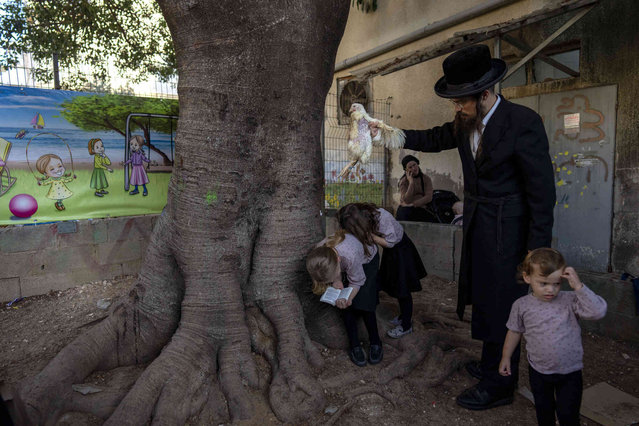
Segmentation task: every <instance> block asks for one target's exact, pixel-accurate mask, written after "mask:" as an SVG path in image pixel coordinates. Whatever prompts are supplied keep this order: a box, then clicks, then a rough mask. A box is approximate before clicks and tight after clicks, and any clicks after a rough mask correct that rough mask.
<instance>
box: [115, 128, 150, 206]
mask: <svg viewBox="0 0 639 426" xmlns="http://www.w3.org/2000/svg"><path fill="white" fill-rule="evenodd" d="M129 146H130V148H131V158H129V159H128V160H127V161H125V162H124V163H122V164H123V165H124V166H126V165H127V164H131V178H130V179H129V183H130V184H131V185H134V186H135V189H133V191H130V192H129V194H130V195H135V194H139V193H140V191H138V186H139V185H142V189H143V192H142V195H143V196H147V195H149V191H148V190H147V189H146V184H147V183H149V177H148V176H147V175H146V171H145V170H144V165H143V164H142V163H143V162H144V163H149V162H150V161H151V160H149V159H148V158H146V155H144V150H143V149H142V147H143V146H144V138H143V137H142V136H140V135H135V136H133V137H132V138H131V140H130V141H129Z"/></svg>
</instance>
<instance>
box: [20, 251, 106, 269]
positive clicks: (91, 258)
mask: <svg viewBox="0 0 639 426" xmlns="http://www.w3.org/2000/svg"><path fill="white" fill-rule="evenodd" d="M97 265H98V263H97V262H96V246H94V245H80V246H69V247H58V248H52V249H48V250H43V251H40V252H39V253H37V254H36V256H35V257H34V260H33V262H32V265H31V268H29V269H28V270H27V271H25V272H26V275H46V274H55V273H64V272H69V271H76V270H79V269H93V268H95V267H96V266H97Z"/></svg>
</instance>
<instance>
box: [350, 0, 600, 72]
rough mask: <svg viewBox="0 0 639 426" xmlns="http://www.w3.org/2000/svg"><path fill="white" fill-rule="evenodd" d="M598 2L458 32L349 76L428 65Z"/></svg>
mask: <svg viewBox="0 0 639 426" xmlns="http://www.w3.org/2000/svg"><path fill="white" fill-rule="evenodd" d="M598 2H599V0H570V1H566V2H563V3H561V4H560V5H555V6H551V7H546V8H543V9H539V10H537V11H535V12H532V13H530V14H528V15H525V16H522V17H520V18H517V19H512V20H510V21H506V22H502V23H499V24H494V25H490V26H487V27H482V28H476V29H473V30H468V31H461V32H457V33H455V34H454V35H453V37H451V38H449V39H448V40H444V41H442V42H439V43H435V44H433V45H431V46H428V47H426V48H424V49H419V50H415V51H413V52H411V53H408V54H405V55H402V56H398V57H395V58H392V59H388V60H385V61H381V62H377V63H375V64H372V65H369V66H367V67H363V68H359V69H357V70H354V71H351V72H350V74H351V75H353V76H355V77H357V78H359V79H367V78H372V77H375V76H378V75H387V74H390V73H393V72H395V71H400V70H402V69H404V68H408V67H410V66H413V65H416V64H419V63H422V62H425V61H428V60H430V59H433V58H436V57H439V56H442V55H445V54H447V53H450V52H453V51H455V50H458V49H460V48H462V47H465V46H470V45H473V44H477V43H480V42H483V41H486V40H489V39H491V38H493V37H497V36H499V35H502V34H505V33H508V32H510V31H514V30H518V29H520V28H523V27H526V26H528V25H531V24H535V23H537V22H541V21H544V20H546V19H549V18H553V17H555V16H558V15H562V14H564V13H566V12H570V11H573V10H578V9H582V8H585V7H588V6H594V5H595V4H597V3H598Z"/></svg>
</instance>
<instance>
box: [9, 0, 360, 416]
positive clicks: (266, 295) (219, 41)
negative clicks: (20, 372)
mask: <svg viewBox="0 0 639 426" xmlns="http://www.w3.org/2000/svg"><path fill="white" fill-rule="evenodd" d="M158 3H159V4H160V7H161V8H162V12H163V14H164V16H165V18H166V21H167V23H168V25H169V28H170V30H171V34H172V37H173V43H174V47H175V51H176V55H177V61H178V72H179V77H180V78H179V86H178V93H179V97H180V119H179V123H178V128H177V137H176V145H175V150H176V158H175V160H176V161H175V165H174V172H173V176H172V178H171V181H170V183H169V194H168V202H167V206H166V208H165V209H164V211H163V213H162V215H161V216H160V218H159V219H158V222H157V225H156V228H155V229H154V232H153V235H152V239H151V242H150V246H149V251H148V253H147V257H146V261H145V264H144V266H143V268H142V270H141V273H140V277H139V281H138V283H137V285H136V287H135V288H134V289H133V290H132V291H131V293H130V294H129V297H128V298H127V299H126V300H123V301H121V302H120V303H119V304H117V306H115V307H114V308H113V310H112V312H111V314H110V316H109V317H108V318H107V319H106V320H105V321H103V322H102V323H100V324H99V325H98V326H96V327H94V328H93V329H91V330H89V331H88V332H87V333H86V334H85V335H83V336H81V337H79V338H78V339H76V340H75V341H74V342H72V343H71V344H70V345H69V346H67V347H66V348H64V349H63V350H62V351H61V352H60V353H59V354H58V355H57V356H56V358H55V359H54V360H53V361H52V362H51V363H50V364H49V365H48V366H47V367H45V369H44V370H43V371H42V372H41V373H39V374H38V375H37V376H36V377H34V378H33V379H31V380H30V381H28V382H26V383H25V384H24V385H23V386H22V388H21V389H20V393H19V399H18V406H19V411H20V413H19V415H20V416H21V419H22V421H23V422H24V423H34V424H54V423H55V421H56V419H57V418H59V416H60V415H62V414H63V413H64V412H65V411H66V410H69V409H70V408H71V407H77V406H78V405H82V404H81V403H78V402H77V401H76V402H73V400H74V396H73V395H72V390H71V385H72V384H73V383H81V382H82V380H83V379H84V378H85V377H86V376H87V375H89V374H90V373H91V372H92V371H94V370H108V369H113V368H116V367H119V366H126V365H136V364H145V363H148V366H147V367H146V369H145V371H144V372H143V373H142V374H141V375H140V377H139V378H138V379H137V381H136V382H135V384H134V385H133V386H132V387H131V389H130V390H129V391H128V392H127V393H126V395H124V396H117V394H115V393H111V394H109V398H110V399H109V401H108V403H105V405H104V406H105V407H106V406H109V407H112V406H114V404H115V403H114V401H113V399H114V398H116V399H117V398H121V400H120V401H119V403H118V404H117V408H115V411H113V412H112V413H111V414H110V415H109V417H108V419H107V421H106V423H105V424H107V425H129V424H130V425H134V424H135V425H137V424H145V423H147V422H149V421H151V422H152V423H153V424H183V423H184V422H185V421H186V420H187V419H189V418H196V419H198V421H199V422H201V423H208V422H212V421H215V422H218V423H223V422H226V421H227V420H229V419H230V420H237V419H247V418H250V417H251V401H250V398H249V397H248V395H247V389H246V387H245V385H244V384H243V381H245V383H247V384H248V385H249V386H257V373H256V368H255V365H254V361H253V357H252V356H251V347H253V349H254V350H255V351H256V352H260V353H262V354H264V356H265V358H266V359H267V360H268V361H269V362H270V363H271V368H272V380H271V384H270V392H269V396H270V402H271V406H272V408H273V411H274V412H275V414H276V415H277V416H278V417H279V418H280V420H282V421H286V422H299V421H301V420H303V419H305V418H308V417H310V416H312V415H313V414H315V413H316V412H317V411H318V410H321V409H322V408H323V393H322V392H321V387H320V386H317V384H316V383H315V379H314V377H313V376H312V374H311V373H310V372H311V367H310V366H318V365H320V363H321V357H320V356H319V353H318V351H317V349H316V348H315V346H314V345H313V343H312V342H311V338H310V336H309V333H308V332H307V328H306V326H305V324H306V325H308V326H309V330H312V331H314V332H316V333H315V334H314V335H313V338H316V339H322V337H330V338H331V342H330V343H333V344H340V343H342V342H343V341H344V340H343V336H337V334H338V333H341V334H343V332H342V331H341V328H340V327H339V326H338V325H337V324H338V323H337V322H336V321H335V320H336V316H335V313H334V310H330V309H322V308H321V307H317V303H314V304H313V303H310V302H309V296H310V290H309V279H308V277H307V275H306V272H305V268H304V257H305V255H306V253H307V252H308V250H309V249H310V248H311V246H312V245H313V244H314V243H316V242H317V241H318V240H319V239H320V238H321V234H322V230H321V220H320V219H321V218H320V209H321V206H322V186H323V167H322V162H321V152H320V143H319V137H320V130H321V125H322V119H323V107H324V100H325V97H326V94H327V91H328V89H329V87H330V85H331V80H332V71H333V67H334V59H335V54H336V51H337V46H338V43H339V40H340V38H341V36H342V33H343V30H344V26H345V23H346V18H347V15H348V10H349V1H348V0H324V1H321V2H319V1H314V0H298V1H290V0H279V1H260V0H171V1H169V0H158ZM327 306H328V305H327ZM311 309H313V312H312V316H309V312H310V310H311ZM305 313H306V317H305ZM248 321H250V323H251V324H252V326H251V327H249V322H248ZM320 321H321V322H322V326H321V327H318V326H317V323H318V322H320ZM258 329H259V330H258ZM336 336H337V337H336ZM260 337H261V338H262V340H260V339H259V338H260ZM340 339H341V340H340ZM327 343H329V342H327ZM309 363H310V364H309ZM114 395H115V396H114ZM75 399H77V397H76V398H75ZM116 402H117V401H116ZM101 410H102V411H101V413H102V414H101V415H102V416H106V414H105V413H104V411H105V410H106V409H105V408H104V407H102V408H101ZM107 411H108V410H107ZM213 424H215V423H213Z"/></svg>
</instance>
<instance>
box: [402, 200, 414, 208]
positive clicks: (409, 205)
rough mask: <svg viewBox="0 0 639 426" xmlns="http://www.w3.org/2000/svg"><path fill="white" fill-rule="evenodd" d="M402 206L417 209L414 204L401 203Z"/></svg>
mask: <svg viewBox="0 0 639 426" xmlns="http://www.w3.org/2000/svg"><path fill="white" fill-rule="evenodd" d="M399 205H400V206H402V207H415V205H414V204H413V203H405V202H403V201H402V202H400V203H399Z"/></svg>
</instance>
